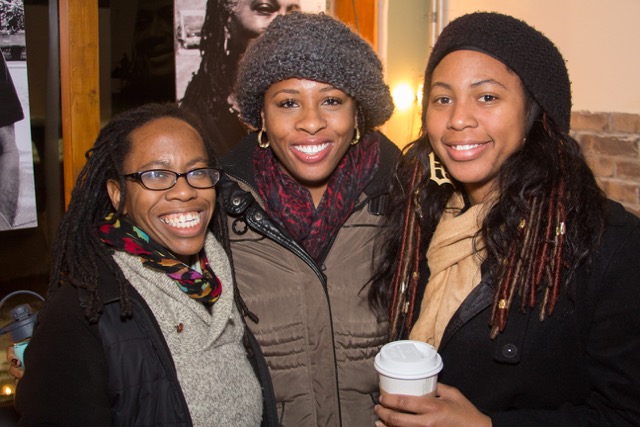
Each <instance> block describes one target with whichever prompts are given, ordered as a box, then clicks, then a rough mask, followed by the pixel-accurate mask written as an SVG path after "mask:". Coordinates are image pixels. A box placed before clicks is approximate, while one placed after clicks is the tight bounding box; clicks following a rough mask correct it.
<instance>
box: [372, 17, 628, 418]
mask: <svg viewBox="0 0 640 427" xmlns="http://www.w3.org/2000/svg"><path fill="white" fill-rule="evenodd" d="M570 112H571V91H570V82H569V76H568V74H567V69H566V67H565V62H564V60H563V58H562V56H561V54H560V52H559V51H558V49H557V48H556V47H555V46H554V44H553V43H552V42H551V41H550V40H549V39H547V38H546V37H545V36H544V35H542V34H541V33H540V32H538V31H536V30H535V29H533V28H532V27H530V26H529V25H527V24H526V23H524V22H522V21H519V20H517V19H514V18H512V17H509V16H505V15H500V14H496V13H474V14H470V15H466V16H463V17H461V18H459V19H457V20H455V21H453V22H451V23H450V24H449V25H448V26H447V27H446V28H445V30H444V32H443V33H442V35H441V36H440V38H439V39H438V41H437V43H436V45H435V47H434V49H433V52H432V53H431V57H430V59H429V62H428V65H427V70H426V74H425V82H424V96H423V116H422V132H421V136H420V138H419V139H418V140H417V141H416V142H415V143H414V144H413V146H412V147H411V148H410V150H409V151H408V153H407V155H406V157H405V158H404V160H403V163H402V167H401V168H400V176H399V180H400V182H402V186H401V188H399V189H397V190H396V191H394V192H392V194H393V195H397V196H398V197H397V199H398V200H396V203H395V204H394V205H393V206H395V208H394V209H395V211H393V213H392V214H391V215H390V216H389V218H391V219H396V218H397V221H398V222H397V224H396V226H397V227H404V228H402V229H403V233H402V235H400V234H401V233H398V236H397V237H396V238H395V239H394V242H393V244H392V245H389V247H388V254H389V258H388V262H387V263H386V265H385V268H386V271H387V272H388V275H389V276H393V282H392V286H391V287H388V286H385V285H384V283H383V282H381V284H380V286H378V287H377V288H376V289H375V290H374V291H375V294H374V295H377V297H378V298H380V299H383V300H384V299H388V300H390V301H391V305H390V313H391V338H392V339H398V338H407V337H408V338H410V339H413V340H419V341H424V342H427V343H429V344H432V345H433V346H434V347H436V348H437V349H438V351H439V353H440V355H441V356H442V359H443V362H444V369H443V371H442V372H441V374H440V376H439V381H441V383H440V384H439V385H438V389H437V396H436V397H424V396H423V397H410V396H400V395H391V394H383V396H381V399H380V403H381V406H378V407H377V408H376V413H377V414H378V415H379V417H380V419H381V420H382V421H381V422H379V425H382V422H384V423H385V424H386V425H394V426H418V425H421V426H427V425H428V426H453V425H456V426H461V425H464V426H470V425H473V426H490V425H493V426H494V427H497V426H586V425H593V426H596V425H597V426H604V425H608V426H612V425H615V426H623V425H625V426H626V425H629V426H631V425H640V335H639V334H638V330H640V314H639V312H638V301H639V300H640V287H638V284H639V283H640V269H638V268H637V265H636V264H637V260H638V257H639V256H640V221H639V220H638V218H637V217H635V216H633V215H631V214H630V213H628V212H626V211H625V210H624V209H623V208H622V206H621V205H619V204H617V203H614V202H612V201H608V200H607V199H606V198H605V196H604V195H603V193H602V192H601V191H600V189H599V188H598V185H597V183H596V180H595V179H594V176H593V173H592V172H591V170H590V169H589V167H588V166H587V164H586V162H585V159H584V157H583V155H582V153H581V151H580V147H579V146H578V143H577V142H576V141H575V140H574V139H573V138H572V137H571V136H570V135H569V133H568V132H569V121H570ZM406 195H410V196H409V197H405V196H406ZM395 229H396V230H397V229H398V228H395ZM397 254H399V256H397ZM405 284H406V285H407V286H404V285H405Z"/></svg>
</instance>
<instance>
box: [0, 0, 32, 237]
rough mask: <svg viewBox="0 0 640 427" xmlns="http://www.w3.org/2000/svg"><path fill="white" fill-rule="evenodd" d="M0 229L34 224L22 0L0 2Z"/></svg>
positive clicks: (27, 226) (3, 0) (25, 226)
mask: <svg viewBox="0 0 640 427" xmlns="http://www.w3.org/2000/svg"><path fill="white" fill-rule="evenodd" d="M0 50H1V51H2V55H1V57H2V58H1V59H0V230H11V229H19V228H29V227H36V226H37V225H38V219H37V209H36V192H35V182H34V172H33V150H32V142H31V122H30V114H29V85H28V80H27V50H26V39H25V27H24V2H23V0H2V1H0Z"/></svg>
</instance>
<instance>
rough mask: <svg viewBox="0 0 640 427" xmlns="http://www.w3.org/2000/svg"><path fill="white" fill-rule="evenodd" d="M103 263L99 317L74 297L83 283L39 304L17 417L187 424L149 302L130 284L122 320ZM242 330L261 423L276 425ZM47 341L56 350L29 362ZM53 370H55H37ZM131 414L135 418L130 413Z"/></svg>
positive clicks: (258, 356)
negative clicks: (259, 397)
mask: <svg viewBox="0 0 640 427" xmlns="http://www.w3.org/2000/svg"><path fill="white" fill-rule="evenodd" d="M100 267H101V269H100V278H101V280H100V285H101V286H102V287H101V297H102V299H103V304H104V306H103V312H102V315H101V317H100V320H99V322H98V323H97V324H96V323H91V324H90V323H89V322H87V320H86V318H85V317H84V311H83V310H84V308H83V307H81V305H80V304H79V302H78V301H79V292H82V291H79V290H78V289H77V288H75V287H73V286H70V285H67V286H61V287H60V288H59V289H58V290H57V291H56V292H54V293H53V294H51V295H50V297H49V298H50V301H48V302H47V306H48V307H51V309H47V310H45V311H43V313H42V317H43V318H42V319H41V320H43V321H42V322H41V324H40V325H39V327H38V328H36V331H35V333H34V337H36V335H37V339H34V340H33V341H32V342H31V343H30V344H29V347H28V349H27V351H26V352H25V378H24V379H23V380H22V381H21V382H20V383H19V384H18V388H17V392H16V407H17V409H18V411H19V412H20V413H21V418H20V420H19V424H18V425H20V426H33V425H64V426H78V427H81V426H82V427H86V426H91V427H100V426H105V427H106V426H112V425H122V426H128V425H140V426H142V425H144V426H151V425H171V426H176V427H178V426H191V425H192V422H191V417H190V415H189V409H188V407H187V403H186V400H185V398H184V395H183V393H182V389H181V387H180V384H179V382H178V377H177V373H176V369H175V366H174V363H173V359H172V357H171V353H170V351H169V347H168V346H167V343H166V341H165V339H164V337H163V335H162V332H161V330H160V327H159V326H158V324H157V322H156V320H155V317H154V316H153V314H152V312H151V309H150V308H149V306H148V305H147V304H146V303H145V302H144V300H143V299H142V297H141V296H140V294H138V292H137V291H136V290H135V288H133V286H130V287H129V295H130V299H131V303H132V310H133V315H132V316H131V318H129V319H127V320H125V321H122V320H121V319H120V301H119V292H118V289H117V287H116V286H115V285H114V284H115V283H116V282H115V279H114V277H113V274H112V273H111V272H110V271H109V270H108V268H107V267H106V266H105V265H101V266H100ZM80 299H82V298H80ZM61 307H63V308H64V309H60V308H61ZM53 329H55V333H54V331H53ZM245 329H246V331H247V332H246V333H247V334H250V332H249V330H248V328H245ZM54 337H55V339H56V340H58V341H60V340H63V341H64V340H68V342H69V345H68V346H60V345H56V346H51V345H48V341H49V340H51V339H53V338H54ZM247 338H248V339H247V342H248V346H249V347H250V348H249V349H248V353H249V354H250V355H252V357H250V361H251V363H252V366H253V367H254V370H255V371H256V376H257V377H258V380H259V381H260V382H261V384H262V389H263V396H264V405H263V423H262V426H276V425H277V421H276V418H275V417H276V415H275V399H274V398H273V392H272V387H271V383H270V377H269V374H268V368H267V366H266V363H265V362H264V358H263V356H262V353H261V351H260V348H259V347H258V345H257V343H256V341H255V338H253V336H248V337H247ZM51 348H53V349H61V351H60V352H57V353H54V354H51V353H50V352H49V354H48V358H46V363H38V364H34V365H30V364H29V355H30V354H34V355H35V354H38V353H42V351H43V350H41V349H51ZM65 348H67V349H69V350H68V351H65ZM71 349H73V350H71ZM41 359H42V358H41ZM121 360H127V363H126V364H124V363H120V362H119V361H121ZM51 370H53V371H57V372H58V374H57V375H44V374H41V372H44V371H51ZM54 379H57V380H59V382H58V383H54V382H53V381H52V380H54ZM44 381H51V382H44ZM51 390H60V392H59V393H51ZM105 390H108V393H105ZM131 414H137V418H136V419H135V420H132V419H131ZM212 422H213V421H212Z"/></svg>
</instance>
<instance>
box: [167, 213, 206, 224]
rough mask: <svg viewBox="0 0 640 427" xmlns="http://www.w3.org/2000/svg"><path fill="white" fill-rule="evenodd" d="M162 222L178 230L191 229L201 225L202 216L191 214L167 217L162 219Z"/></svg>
mask: <svg viewBox="0 0 640 427" xmlns="http://www.w3.org/2000/svg"><path fill="white" fill-rule="evenodd" d="M160 221H162V222H164V223H165V224H168V225H170V226H172V227H176V228H189V227H195V226H196V225H198V224H200V215H198V214H197V213H191V212H190V213H188V214H180V215H171V216H166V217H164V218H160Z"/></svg>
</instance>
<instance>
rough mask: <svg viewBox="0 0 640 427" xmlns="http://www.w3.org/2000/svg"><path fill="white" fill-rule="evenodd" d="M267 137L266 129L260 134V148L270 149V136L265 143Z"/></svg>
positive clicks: (261, 130)
mask: <svg viewBox="0 0 640 427" xmlns="http://www.w3.org/2000/svg"><path fill="white" fill-rule="evenodd" d="M265 135H266V133H265V131H264V129H260V132H258V146H260V148H269V135H267V138H266V139H267V142H265V141H264V136H265Z"/></svg>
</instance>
